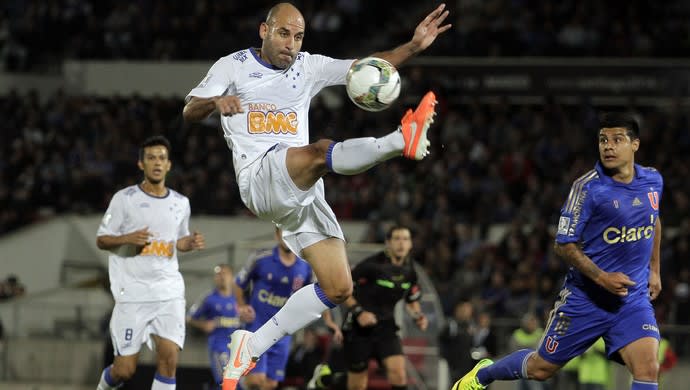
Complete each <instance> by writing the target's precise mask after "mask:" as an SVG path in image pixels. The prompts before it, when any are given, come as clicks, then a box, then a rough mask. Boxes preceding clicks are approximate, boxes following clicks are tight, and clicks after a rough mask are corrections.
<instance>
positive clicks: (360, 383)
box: [347, 376, 367, 390]
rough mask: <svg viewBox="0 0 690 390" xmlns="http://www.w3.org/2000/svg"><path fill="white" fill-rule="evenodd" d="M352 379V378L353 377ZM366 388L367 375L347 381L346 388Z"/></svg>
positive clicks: (364, 389) (350, 389) (355, 389)
mask: <svg viewBox="0 0 690 390" xmlns="http://www.w3.org/2000/svg"><path fill="white" fill-rule="evenodd" d="M353 379H354V378H353ZM366 389H367V377H366V376H363V377H362V378H356V380H349V378H348V381H347V390H366Z"/></svg>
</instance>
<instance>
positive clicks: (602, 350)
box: [578, 337, 611, 390]
mask: <svg viewBox="0 0 690 390" xmlns="http://www.w3.org/2000/svg"><path fill="white" fill-rule="evenodd" d="M610 365H611V361H610V360H609V359H608V358H607V357H606V343H604V339H603V338H601V337H600V338H599V339H598V340H597V341H596V342H595V343H594V344H593V345H592V346H591V347H589V348H588V349H587V350H586V351H585V352H584V353H583V354H582V355H581V356H580V362H579V365H578V380H579V382H580V390H605V389H606V388H607V386H608V384H609V381H610V380H611V378H610V376H611V373H610V371H611V370H610V368H611V367H610Z"/></svg>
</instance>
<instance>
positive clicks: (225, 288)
mask: <svg viewBox="0 0 690 390" xmlns="http://www.w3.org/2000/svg"><path fill="white" fill-rule="evenodd" d="M213 273H214V277H213V281H214V284H215V286H216V288H215V289H214V290H213V291H212V292H211V293H210V294H208V295H206V296H205V297H204V298H203V300H202V301H201V302H199V303H195V304H194V305H192V307H191V308H190V310H189V317H188V318H187V322H188V323H189V324H190V325H191V326H193V327H195V328H198V329H200V330H202V331H203V332H205V333H207V334H208V356H209V359H210V361H211V373H212V374H213V379H214V380H215V383H216V384H218V388H220V384H221V383H222V382H223V367H225V365H226V364H227V363H228V357H229V355H230V351H229V350H228V339H229V337H230V335H231V334H232V332H234V331H235V330H236V329H238V328H239V327H240V322H241V321H251V320H252V319H253V315H252V314H251V313H250V312H249V311H248V310H246V309H245V310H241V309H239V308H238V307H237V300H236V299H235V296H234V295H233V285H234V281H233V274H232V268H230V266H229V265H228V264H219V265H217V266H215V267H214V268H213Z"/></svg>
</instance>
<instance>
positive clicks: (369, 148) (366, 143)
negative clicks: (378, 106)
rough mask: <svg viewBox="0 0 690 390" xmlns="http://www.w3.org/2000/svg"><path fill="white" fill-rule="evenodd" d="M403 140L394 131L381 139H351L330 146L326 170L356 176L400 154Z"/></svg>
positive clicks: (397, 132) (403, 145)
mask: <svg viewBox="0 0 690 390" xmlns="http://www.w3.org/2000/svg"><path fill="white" fill-rule="evenodd" d="M404 147H405V140H404V139H403V136H402V132H401V131H400V130H396V131H394V132H392V133H390V134H388V135H385V136H383V137H381V138H374V137H364V138H353V139H348V140H345V141H343V142H336V143H334V144H331V147H330V148H329V149H328V153H327V154H326V165H328V168H329V169H330V170H331V171H333V172H335V173H339V174H341V175H356V174H358V173H361V172H364V171H366V170H367V169H369V168H371V167H373V166H374V165H376V164H378V163H381V162H383V161H386V160H389V159H391V158H393V157H398V156H400V155H401V154H402V151H403V148H404Z"/></svg>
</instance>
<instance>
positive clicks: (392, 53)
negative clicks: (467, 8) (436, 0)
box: [371, 4, 451, 66]
mask: <svg viewBox="0 0 690 390" xmlns="http://www.w3.org/2000/svg"><path fill="white" fill-rule="evenodd" d="M447 17H448V11H447V10H446V5H445V4H440V5H439V6H438V7H436V9H434V10H433V11H431V12H430V13H429V14H428V15H427V16H426V17H425V18H424V19H423V20H422V21H421V22H419V24H418V25H417V27H416V28H415V30H414V34H413V36H412V39H411V40H410V41H409V42H407V43H405V44H402V45H400V46H398V47H396V48H395V49H393V50H389V51H382V52H378V53H374V54H372V55H371V56H372V57H379V58H383V59H384V60H386V61H388V62H390V63H391V64H393V65H395V66H399V65H402V64H403V63H404V62H405V61H407V60H409V59H410V58H412V57H413V56H415V55H417V54H419V53H420V52H422V51H424V50H426V48H427V47H429V46H430V45H431V44H432V43H434V41H435V40H436V37H438V36H439V35H441V34H443V33H444V32H446V31H448V29H450V28H451V25H450V24H445V25H443V21H444V20H446V18H447Z"/></svg>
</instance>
